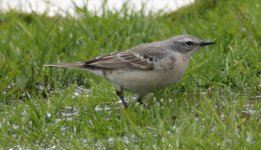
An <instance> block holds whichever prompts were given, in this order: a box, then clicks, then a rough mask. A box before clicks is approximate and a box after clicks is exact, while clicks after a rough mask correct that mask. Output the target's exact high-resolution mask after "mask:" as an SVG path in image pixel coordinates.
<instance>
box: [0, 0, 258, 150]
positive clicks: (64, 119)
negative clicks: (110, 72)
mask: <svg viewBox="0 0 261 150" xmlns="http://www.w3.org/2000/svg"><path fill="white" fill-rule="evenodd" d="M259 7H260V2H259V1H258V0H253V1H252V2H251V3H249V2H246V1H243V0H241V1H236V0H231V1H225V0H220V1H214V0H198V1H197V2H196V3H195V4H193V5H190V6H187V7H184V8H181V9H179V10H178V11H175V12H173V13H169V14H155V15H144V12H143V11H140V12H136V13H135V12H133V13H132V14H128V13H127V12H128V10H129V9H128V7H127V6H124V7H123V8H122V10H120V11H119V12H114V13H113V12H110V11H108V10H106V9H105V8H104V13H103V14H102V15H101V16H95V15H93V14H91V13H89V12H88V10H87V9H86V8H77V13H78V15H79V16H80V17H79V18H77V19H75V18H72V17H61V16H55V17H47V16H46V15H45V14H42V15H39V14H35V13H32V14H23V13H18V12H16V11H12V10H11V11H9V12H1V15H0V35H1V36H0V70H1V72H0V79H1V84H0V91H1V92H0V108H1V109H0V116H1V117H0V147H1V149H18V148H21V149H26V148H28V149H39V148H49V149H86V148H87V149H261V145H260V141H261V135H260V133H261V122H260V118H261V112H260V110H261V103H260V98H258V97H257V96H260V94H261V92H260V82H261V78H260V71H261V64H260V60H261V51H260V45H261V44H260V41H261V31H260V29H259V26H260V24H261V22H260V21H261V20H260V17H261V12H260V8H259ZM179 34H190V35H195V36H198V37H201V38H202V39H214V40H216V42H217V44H216V45H215V46H211V47H208V48H204V49H202V50H201V51H200V52H198V53H197V54H196V55H194V56H193V58H192V59H191V61H190V66H189V68H188V70H187V71H186V74H185V75H184V76H183V78H182V79H181V81H180V82H178V83H177V84H175V85H173V86H170V87H168V88H166V89H164V90H162V91H159V92H158V93H154V94H151V95H148V96H147V97H146V99H145V101H146V102H147V103H148V105H149V109H146V108H143V107H141V106H139V105H136V103H135V102H134V101H132V100H131V101H130V106H131V107H130V108H128V109H124V108H123V107H121V104H117V103H116V102H117V99H116V96H115V94H114V88H113V87H112V85H111V84H110V83H108V82H107V81H105V80H103V79H101V78H99V77H97V76H94V75H92V74H89V73H86V72H84V71H78V70H64V69H50V68H45V67H43V65H44V64H47V63H57V62H75V61H84V60H87V59H90V58H93V57H96V56H98V55H103V54H107V53H109V52H112V51H117V50H124V49H128V48H130V47H133V46H135V45H138V44H141V43H145V42H152V41H157V40H162V39H165V38H168V37H171V36H173V35H179ZM126 94H127V97H128V98H129V99H132V97H133V94H132V93H126ZM258 143H259V144H258Z"/></svg>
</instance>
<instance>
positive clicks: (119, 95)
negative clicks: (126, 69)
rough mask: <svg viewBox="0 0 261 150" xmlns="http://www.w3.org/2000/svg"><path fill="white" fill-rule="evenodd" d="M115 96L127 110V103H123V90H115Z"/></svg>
mask: <svg viewBox="0 0 261 150" xmlns="http://www.w3.org/2000/svg"><path fill="white" fill-rule="evenodd" d="M116 94H117V96H118V97H119V98H120V99H121V101H122V103H123V105H124V107H125V108H127V107H128V104H127V103H126V102H125V100H124V96H123V90H122V89H121V90H116Z"/></svg>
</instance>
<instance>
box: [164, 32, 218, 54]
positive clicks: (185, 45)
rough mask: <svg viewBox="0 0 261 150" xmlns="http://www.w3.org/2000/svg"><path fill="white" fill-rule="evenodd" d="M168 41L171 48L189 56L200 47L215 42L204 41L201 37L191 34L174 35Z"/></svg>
mask: <svg viewBox="0 0 261 150" xmlns="http://www.w3.org/2000/svg"><path fill="white" fill-rule="evenodd" d="M167 42H168V45H169V48H170V49H171V50H173V51H175V52H179V53H181V54H185V55H187V56H190V55H191V54H192V53H193V52H195V51H196V50H198V49H199V48H200V47H203V46H206V45H212V44H214V43H215V42H214V41H203V40H201V39H199V38H196V37H193V36H189V35H181V36H176V37H172V38H170V39H168V40H167Z"/></svg>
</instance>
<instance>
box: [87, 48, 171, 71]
mask: <svg viewBox="0 0 261 150" xmlns="http://www.w3.org/2000/svg"><path fill="white" fill-rule="evenodd" d="M165 56H166V52H164V50H163V49H161V48H160V47H155V46H145V45H141V46H138V47H135V48H133V49H131V50H129V51H123V52H116V53H111V54H109V55H106V56H102V57H97V58H95V59H93V60H89V61H86V62H84V63H83V66H84V67H86V68H93V69H98V68H103V69H141V70H151V69H153V67H154V63H155V62H157V61H158V60H159V59H161V58H163V57H165ZM84 67H83V68H84Z"/></svg>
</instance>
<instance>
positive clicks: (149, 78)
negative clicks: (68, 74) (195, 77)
mask: <svg viewBox="0 0 261 150" xmlns="http://www.w3.org/2000/svg"><path fill="white" fill-rule="evenodd" d="M214 43H215V42H214V41H204V40H201V39H200V38H197V37H194V36H191V35H178V36H174V37H170V38H168V39H165V40H161V41H156V42H151V43H145V44H140V45H137V46H135V47H133V48H130V49H128V50H123V51H117V52H113V53H110V54H107V55H104V56H98V57H96V58H94V59H90V60H87V61H83V62H76V63H61V64H47V65H44V66H45V67H60V68H72V69H82V70H86V71H88V72H91V73H93V74H95V75H98V76H101V77H103V78H105V79H107V80H109V81H110V82H111V83H112V84H113V85H114V86H115V88H116V95H117V96H118V97H119V99H120V100H121V101H122V103H123V105H124V107H125V108H127V107H128V103H127V102H126V101H125V100H124V95H123V91H129V92H133V93H135V94H137V95H138V96H137V101H138V103H140V104H143V102H142V99H143V97H144V96H145V95H146V94H147V93H152V92H155V91H158V90H160V89H163V88H165V87H167V86H169V85H172V84H175V83H176V82H177V81H178V80H179V79H180V78H181V77H182V75H183V74H184V72H185V70H186V69H187V67H188V64H189V60H190V57H191V56H192V54H193V53H194V52H196V51H197V50H198V49H199V48H201V47H203V46H207V45H212V44H214Z"/></svg>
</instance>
